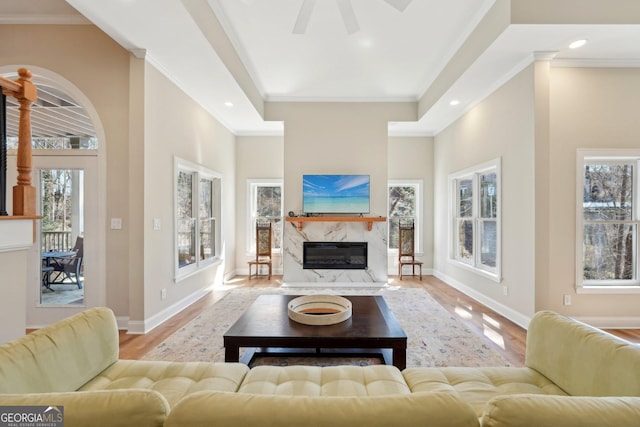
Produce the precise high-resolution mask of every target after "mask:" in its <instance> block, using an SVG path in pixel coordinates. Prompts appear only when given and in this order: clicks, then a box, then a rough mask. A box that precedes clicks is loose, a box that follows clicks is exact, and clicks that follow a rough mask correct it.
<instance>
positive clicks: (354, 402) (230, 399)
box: [164, 391, 626, 427]
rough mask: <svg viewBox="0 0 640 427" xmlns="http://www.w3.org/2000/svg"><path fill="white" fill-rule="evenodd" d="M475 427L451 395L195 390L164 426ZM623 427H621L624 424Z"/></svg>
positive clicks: (470, 413) (464, 406) (470, 412)
mask: <svg viewBox="0 0 640 427" xmlns="http://www.w3.org/2000/svg"><path fill="white" fill-rule="evenodd" d="M211 426H215V427H237V426H242V427H275V426H277V427H301V426H305V427H326V426H330V427H356V426H366V427H390V426H391V427H418V426H423V427H479V423H478V417H477V416H476V414H475V413H474V412H473V410H472V409H471V407H470V406H469V405H467V404H466V403H465V402H463V401H461V400H460V399H458V398H457V397H456V396H454V395H452V394H451V393H414V394H410V395H390V396H352V397H350V398H348V399H345V398H342V397H337V396H269V395H256V394H244V393H225V392H207V391H203V392H199V393H194V394H191V395H189V396H187V397H185V398H184V399H183V400H182V401H180V403H178V405H176V407H175V408H173V409H172V410H171V412H170V413H169V416H168V417H167V422H166V423H165V425H164V427H211ZM625 427H626V426H625Z"/></svg>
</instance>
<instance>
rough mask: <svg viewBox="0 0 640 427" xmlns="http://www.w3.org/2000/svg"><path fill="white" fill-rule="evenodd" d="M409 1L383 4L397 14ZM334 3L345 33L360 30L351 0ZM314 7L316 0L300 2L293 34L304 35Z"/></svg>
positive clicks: (392, 0) (395, 0) (402, 0)
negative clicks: (387, 5)
mask: <svg viewBox="0 0 640 427" xmlns="http://www.w3.org/2000/svg"><path fill="white" fill-rule="evenodd" d="M411 1H412V0H384V2H385V3H387V4H389V5H390V6H392V7H393V8H394V9H396V10H398V11H399V12H404V10H405V9H406V8H407V6H409V3H411ZM336 3H337V4H338V9H339V10H340V15H342V22H344V27H345V28H346V30H347V33H349V34H353V33H357V32H358V31H359V30H360V26H359V25H358V19H357V18H356V14H355V12H354V10H353V5H352V4H351V0H336ZM315 5H316V0H303V1H302V6H301V7H300V11H299V12H298V18H297V19H296V23H295V25H294V26H293V34H304V33H305V32H306V31H307V25H309V20H310V19H311V13H312V12H313V8H314V6H315Z"/></svg>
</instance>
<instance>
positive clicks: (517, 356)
mask: <svg viewBox="0 0 640 427" xmlns="http://www.w3.org/2000/svg"><path fill="white" fill-rule="evenodd" d="M281 285H282V277H281V276H272V278H271V280H267V279H266V278H260V277H259V278H253V279H251V280H248V278H247V276H238V277H236V278H234V279H232V280H231V281H229V282H228V283H227V284H226V286H237V287H247V288H248V287H279V286H281ZM390 286H399V287H404V288H423V289H424V290H426V291H427V292H428V293H429V294H430V295H431V296H432V297H433V298H434V299H435V300H436V301H438V302H439V303H440V304H441V305H442V306H443V307H444V308H445V309H447V310H448V311H449V312H450V313H451V314H452V315H454V316H455V317H456V319H458V320H459V321H460V322H462V323H464V324H465V325H466V326H467V327H468V328H469V329H470V330H471V331H473V332H474V333H475V334H476V335H477V336H478V337H480V338H481V339H482V340H484V341H485V342H486V343H487V345H489V346H490V347H491V348H493V349H495V350H496V351H497V352H499V353H500V354H502V355H503V356H504V357H505V358H506V359H507V360H508V361H509V362H510V363H511V364H512V365H513V366H524V355H525V344H526V336H527V334H526V331H525V330H524V329H523V328H521V327H520V326H518V325H516V324H515V323H513V322H511V321H510V320H508V319H506V318H505V317H503V316H501V315H499V314H497V313H496V312H494V311H493V310H491V309H489V308H487V307H485V306H484V305H482V304H480V303H478V302H477V301H475V300H473V299H471V298H469V297H467V296H466V295H464V294H462V293H460V292H458V291H457V290H455V289H454V288H452V287H450V286H449V285H447V284H445V283H444V282H442V281H441V280H439V279H437V278H435V277H434V276H423V280H422V281H420V280H418V279H414V278H412V277H404V278H403V280H402V281H400V280H398V277H390ZM220 298H221V294H220V293H216V292H215V291H214V292H213V293H210V294H209V295H207V296H205V297H204V298H202V299H200V300H199V301H197V302H196V303H194V304H193V305H191V306H190V307H188V308H187V309H185V310H184V311H182V312H181V313H179V314H178V315H176V316H174V317H173V318H171V319H170V320H168V321H167V322H165V323H164V324H162V325H160V326H158V327H157V328H155V329H154V330H153V331H151V332H149V333H148V334H146V335H129V334H127V333H126V331H120V358H121V359H139V358H141V357H142V356H144V355H145V354H146V353H147V352H148V351H150V350H151V349H153V348H155V347H156V346H157V345H158V344H160V343H161V342H162V341H163V340H164V339H165V338H167V337H168V336H169V335H171V334H172V333H174V332H175V331H177V330H178V329H179V328H180V327H182V326H183V325H185V324H186V323H188V322H189V321H190V320H192V319H193V318H195V317H196V316H197V315H198V314H200V312H202V311H203V310H206V309H207V308H209V307H211V306H212V305H213V304H214V303H215V302H216V301H217V300H218V299H220ZM608 332H611V333H613V334H615V335H618V336H621V337H623V338H625V339H627V340H629V341H632V342H636V343H640V330H610V331H608Z"/></svg>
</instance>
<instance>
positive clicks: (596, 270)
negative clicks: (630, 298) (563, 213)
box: [579, 158, 638, 285]
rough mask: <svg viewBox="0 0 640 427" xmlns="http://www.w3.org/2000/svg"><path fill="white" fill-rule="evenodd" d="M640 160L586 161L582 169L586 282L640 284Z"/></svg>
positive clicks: (583, 260)
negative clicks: (639, 190)
mask: <svg viewBox="0 0 640 427" xmlns="http://www.w3.org/2000/svg"><path fill="white" fill-rule="evenodd" d="M637 165H638V159H626V160H625V159H615V158H610V159H607V158H600V159H588V160H585V162H584V164H583V168H582V197H581V206H580V208H579V212H580V215H581V220H582V229H581V230H580V234H581V235H582V259H581V261H582V262H581V264H582V268H581V270H582V271H581V279H582V280H581V281H582V284H584V285H603V284H604V285H606V284H617V285H621V284H637V279H638V277H637V260H636V258H637V255H636V254H637V244H638V218H637V210H636V209H635V206H636V201H635V200H634V195H635V194H636V180H637V177H636V175H637V174H636V173H635V169H636V166H637Z"/></svg>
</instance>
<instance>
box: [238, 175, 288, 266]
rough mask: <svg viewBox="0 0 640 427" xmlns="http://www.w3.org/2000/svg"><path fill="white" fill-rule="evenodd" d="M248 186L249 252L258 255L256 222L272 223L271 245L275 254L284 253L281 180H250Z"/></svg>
mask: <svg viewBox="0 0 640 427" xmlns="http://www.w3.org/2000/svg"><path fill="white" fill-rule="evenodd" d="M247 186H248V191H247V193H248V195H249V203H248V212H249V215H248V220H247V250H248V253H249V254H255V253H256V221H257V220H258V219H261V220H266V221H269V222H271V232H272V236H271V244H272V248H271V249H272V251H273V252H274V253H277V252H281V251H282V224H283V215H282V209H283V205H282V203H283V200H284V199H283V197H282V194H283V192H282V187H283V184H282V180H281V179H250V180H248V181H247Z"/></svg>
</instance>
